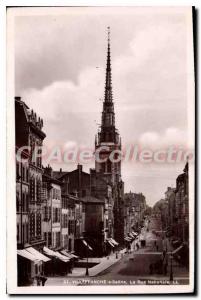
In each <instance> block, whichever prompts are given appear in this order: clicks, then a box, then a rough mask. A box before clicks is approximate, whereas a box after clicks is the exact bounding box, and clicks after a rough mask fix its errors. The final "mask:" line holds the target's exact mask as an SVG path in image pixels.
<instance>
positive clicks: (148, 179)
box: [14, 7, 191, 205]
mask: <svg viewBox="0 0 201 300" xmlns="http://www.w3.org/2000/svg"><path fill="white" fill-rule="evenodd" d="M38 12H39V14H38ZM107 26H110V30H111V61H112V86H113V96H114V105H115V114H116V127H117V128H118V130H119V132H120V135H121V138H122V146H123V147H125V146H126V145H130V144H132V145H140V147H142V148H143V147H148V148H152V149H153V148H154V149H163V148H164V147H168V146H170V145H176V146H177V147H183V148H185V147H187V140H188V114H187V111H188V110H187V102H188V101H187V100H188V99H187V98H188V89H187V87H188V76H189V69H188V64H187V62H188V58H189V57H188V56H189V55H190V54H189V50H188V49H189V42H188V35H187V33H188V26H189V23H188V20H187V9H186V8H182V7H180V8H167V7H166V8H165V7H164V8H159V7H146V8H145V7H144V8H142V7H133V8H131V7H130V8H129V9H127V8H109V7H108V8H65V9H64V8H63V9H60V10H58V9H54V8H52V9H49V10H47V9H45V8H43V10H41V9H40V11H38V10H37V9H35V10H32V11H31V10H30V9H29V8H26V9H25V10H23V13H22V14H20V13H18V16H16V17H15V35H14V38H15V40H14V46H15V94H16V96H21V97H22V100H23V101H25V102H26V103H27V104H28V105H29V107H30V108H33V109H34V110H35V111H36V113H37V114H38V115H39V116H40V117H42V118H43V121H44V132H45V133H46V135H47V137H46V139H45V140H44V144H45V145H46V146H47V147H49V148H50V147H51V146H53V145H62V146H64V147H65V149H68V148H69V149H71V148H73V147H76V146H79V147H88V148H92V149H93V147H94V138H95V134H96V133H97V130H98V126H99V124H100V121H101V111H102V99H103V97H104V83H105V68H106V55H107ZM190 46H191V45H190ZM190 73H191V72H190ZM184 164H185V163H184V162H182V163H176V164H164V163H163V164H160V163H150V164H147V163H146V164H143V163H136V162H123V163H122V179H123V181H124V182H125V191H126V192H129V191H130V190H131V191H133V192H142V193H143V194H144V195H145V196H146V200H147V203H148V204H149V205H153V204H154V203H155V202H156V201H158V200H160V199H161V198H163V197H164V193H165V191H166V189H167V186H172V187H174V186H175V180H176V177H177V176H178V175H179V174H180V173H182V171H183V168H184ZM52 166H53V167H54V169H56V170H59V169H60V168H62V169H63V170H72V169H74V168H75V167H76V164H69V165H66V164H58V163H53V164H52ZM90 167H94V164H93V163H90V164H86V165H84V170H86V171H88V170H89V168H90Z"/></svg>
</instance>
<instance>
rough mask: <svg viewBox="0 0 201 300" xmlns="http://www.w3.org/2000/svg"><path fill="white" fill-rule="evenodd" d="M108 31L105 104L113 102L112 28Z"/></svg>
mask: <svg viewBox="0 0 201 300" xmlns="http://www.w3.org/2000/svg"><path fill="white" fill-rule="evenodd" d="M107 29H108V47H107V66H106V81H105V102H112V74H111V58H110V27H108V28H107Z"/></svg>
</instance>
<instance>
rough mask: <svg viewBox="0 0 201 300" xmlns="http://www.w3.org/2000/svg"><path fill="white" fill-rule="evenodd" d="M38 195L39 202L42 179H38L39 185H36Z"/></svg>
mask: <svg viewBox="0 0 201 300" xmlns="http://www.w3.org/2000/svg"><path fill="white" fill-rule="evenodd" d="M36 197H37V202H39V203H40V202H41V181H40V179H38V180H37V186H36Z"/></svg>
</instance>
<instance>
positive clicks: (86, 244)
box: [82, 240, 93, 251]
mask: <svg viewBox="0 0 201 300" xmlns="http://www.w3.org/2000/svg"><path fill="white" fill-rule="evenodd" d="M82 242H83V244H84V245H85V246H86V247H87V248H88V249H89V250H91V251H92V250H93V249H92V248H91V246H89V244H88V243H87V242H86V241H85V240H82Z"/></svg>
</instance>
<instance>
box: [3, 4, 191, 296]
mask: <svg viewBox="0 0 201 300" xmlns="http://www.w3.org/2000/svg"><path fill="white" fill-rule="evenodd" d="M194 16H195V15H194V9H193V7H191V6H185V7H182V6H174V7H171V6H163V7H162V6H161V7H160V6H153V7H152V6H143V7H140V6H130V7H115V6H113V7H111V6H108V7H106V6H105V7H104V6H102V7H97V6H96V7H92V6H91V7H90V6H89V7H84V6H82V7H81V6H79V7H78V6H77V7H36V6H35V7H8V8H7V157H8V161H7V172H8V177H7V178H9V180H7V190H8V193H7V292H8V293H9V294H158V293H159V294H170V293H193V292H194V285H195V278H194V274H195V261H194V259H195V258H194V253H195V235H194V232H195V174H194V173H195V165H194V164H195V71H194V50H195V49H194V39H195V36H194V31H193V26H194Z"/></svg>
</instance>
